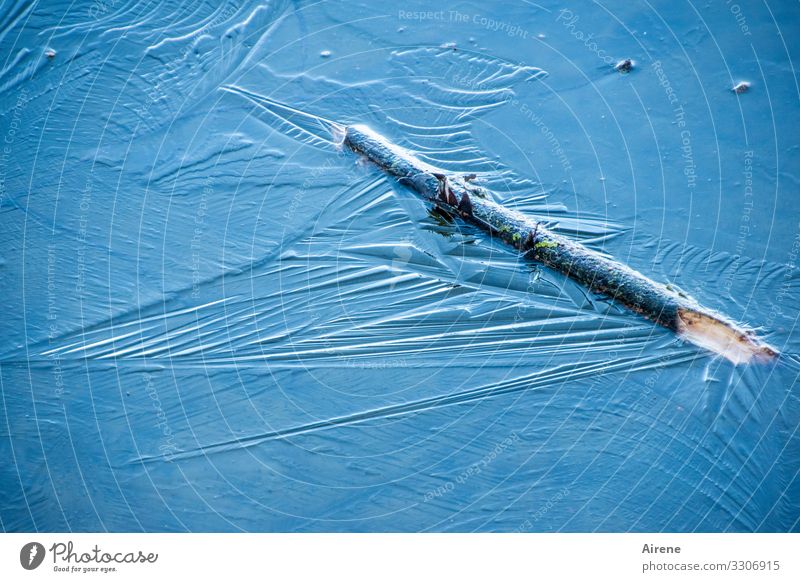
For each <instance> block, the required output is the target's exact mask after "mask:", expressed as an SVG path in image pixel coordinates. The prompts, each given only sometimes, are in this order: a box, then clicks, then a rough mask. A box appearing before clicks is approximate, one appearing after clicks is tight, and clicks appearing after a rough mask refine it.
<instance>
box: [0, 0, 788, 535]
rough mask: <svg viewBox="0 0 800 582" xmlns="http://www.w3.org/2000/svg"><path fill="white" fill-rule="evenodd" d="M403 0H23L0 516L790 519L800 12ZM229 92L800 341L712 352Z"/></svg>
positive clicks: (476, 524) (4, 215)
mask: <svg viewBox="0 0 800 582" xmlns="http://www.w3.org/2000/svg"><path fill="white" fill-rule="evenodd" d="M379 4H380V3H375V2H366V1H356V2H350V1H348V2H318V3H307V2H299V1H296V2H264V3H258V2H241V1H236V2H221V3H219V4H217V3H216V2H214V3H201V2H171V1H165V2H131V1H128V0H117V1H112V0H95V2H94V3H93V4H88V3H86V4H83V5H77V6H76V5H71V4H68V3H65V2H64V3H60V2H58V1H57V0H53V1H49V2H39V3H38V4H34V3H31V2H20V1H17V0H9V1H8V2H5V3H4V4H3V5H2V16H1V17H0V22H2V29H1V30H0V47H2V51H1V52H0V56H1V57H2V60H3V62H2V67H0V87H1V89H0V109H1V110H2V115H3V117H2V121H0V135H1V136H2V137H0V139H3V144H2V148H3V149H2V159H0V162H2V164H1V165H0V172H2V176H1V177H2V192H1V195H2V198H0V217H1V218H0V221H2V222H1V224H2V238H3V240H2V255H0V258H1V260H2V262H1V263H0V264H1V266H2V277H1V278H0V292H2V294H3V296H4V298H5V305H6V309H5V311H4V315H3V318H2V320H0V337H2V338H3V343H2V345H1V347H0V396H2V406H0V491H2V493H3V495H2V498H0V527H2V528H3V529H4V530H11V531H20V530H22V531H34V530H75V531H82V530H112V531H140V530H146V531H186V530H190V531H207V530H225V531H228V530H230V531H237V530H246V531H363V530H367V531H373V530H390V531H420V530H426V531H430V530H433V531H476V530H477V531H595V530H600V531H628V530H634V531H660V530H667V531H754V530H757V531H786V530H798V529H799V528H800V522H798V520H799V519H800V476H799V475H798V472H800V448H799V447H800V435H798V425H799V424H800V401H799V400H798V396H799V395H800V389H799V388H798V385H797V378H798V372H799V371H800V363H799V362H800V360H798V357H797V354H798V351H799V350H798V348H799V346H798V343H799V339H798V338H800V334H798V333H797V329H796V324H797V322H798V309H799V308H800V275H799V274H798V269H797V263H798V253H800V198H799V197H798V186H799V183H798V178H800V174H799V173H800V149H798V142H797V127H798V126H799V125H800V107H798V105H799V104H800V90H799V89H798V79H797V74H796V71H795V70H794V68H793V63H794V62H798V60H799V59H800V43H798V41H797V38H798V34H799V33H800V30H798V28H800V19H799V18H798V14H797V8H796V7H792V6H791V4H790V3H788V2H778V1H771V2H769V4H768V5H757V6H756V5H754V6H749V5H748V6H746V8H745V6H744V3H742V7H741V8H739V6H736V9H734V8H733V6H734V5H732V4H726V3H724V2H712V3H708V4H696V3H694V4H693V3H688V2H687V3H682V2H679V3H675V2H656V3H654V4H651V5H649V6H648V5H644V7H643V6H640V5H638V4H637V3H631V2H612V3H610V4H608V5H607V6H605V7H600V6H581V7H580V8H573V9H571V10H563V6H562V5H561V4H560V3H555V2H544V3H531V2H519V3H513V4H512V3H508V2H467V3H454V4H453V6H446V7H444V8H442V9H441V10H439V11H437V12H432V13H420V12H418V11H424V10H429V9H430V8H429V6H430V3H425V2H410V3H408V2H406V3H403V4H404V8H403V10H395V9H389V8H385V7H381V6H379ZM624 58H632V59H633V60H634V65H635V66H634V69H633V70H632V71H631V72H630V73H628V74H621V73H619V72H617V71H615V70H614V64H615V63H616V62H618V61H619V60H622V59H624ZM740 81H747V82H749V83H750V84H751V86H750V90H749V91H747V92H743V93H741V94H738V95H737V94H734V93H733V92H732V91H731V88H732V87H733V86H734V85H735V84H736V83H738V82H740ZM223 86H229V87H233V88H236V89H239V90H241V91H247V92H250V93H253V94H256V95H261V96H266V97H269V98H271V99H274V100H277V101H279V102H281V103H285V104H287V105H290V106H291V107H294V108H298V109H300V110H304V111H311V112H313V113H316V114H319V115H322V116H325V117H327V118H330V119H335V120H339V121H342V122H345V123H366V124H368V125H370V126H372V127H373V128H375V129H376V130H378V131H380V132H381V133H383V134H384V135H386V136H388V137H390V138H391V139H392V140H394V141H396V142H397V143H400V144H402V145H404V146H406V147H408V148H410V149H412V150H414V151H416V152H419V153H420V154H421V155H422V156H423V157H424V158H425V159H426V160H428V161H429V162H431V163H433V164H436V165H439V166H442V167H444V168H447V169H450V170H454V171H464V172H476V173H477V174H478V179H479V180H481V181H482V182H483V183H484V185H486V186H487V187H490V188H491V189H492V190H493V191H494V192H495V193H496V195H497V198H498V199H499V200H501V201H502V202H504V203H505V204H508V205H510V206H513V207H515V208H518V209H520V210H523V211H525V212H527V213H530V214H531V215H534V216H539V217H542V218H543V219H545V220H548V221H551V223H552V224H553V225H555V227H556V228H557V229H558V230H559V232H563V233H567V234H569V235H571V236H574V237H575V238H576V239H578V240H581V241H583V242H584V243H586V244H588V245H591V246H593V247H594V248H597V249H602V250H603V251H604V252H607V253H608V254H610V255H613V256H615V257H616V258H618V259H619V260H621V261H623V262H625V263H627V264H629V265H631V266H632V267H634V268H637V269H639V270H641V271H642V272H644V273H646V274H648V275H649V276H652V277H653V278H655V279H657V280H660V281H665V282H666V281H669V282H672V283H673V284H675V285H677V286H679V287H680V288H682V289H684V290H685V291H686V292H688V293H690V294H692V295H694V296H695V297H697V298H698V299H699V300H700V301H701V302H702V303H704V304H706V305H708V306H709V307H712V308H715V309H718V310H720V311H722V312H724V313H726V314H728V315H729V316H730V317H732V318H734V319H737V320H740V321H743V322H746V323H748V324H750V325H752V326H754V327H758V328H759V329H760V330H761V332H762V333H763V334H764V335H765V336H766V338H767V339H768V341H770V342H771V343H772V344H773V345H775V346H776V347H777V348H778V349H780V350H781V352H782V353H783V354H784V355H783V357H782V358H781V360H780V361H779V362H778V363H777V364H776V365H770V366H751V367H734V366H732V365H731V364H729V363H727V362H725V361H721V360H719V359H714V358H712V357H711V356H710V355H709V354H707V353H705V352H703V351H702V350H699V349H697V348H695V347H693V346H691V345H686V344H683V343H682V342H680V341H679V340H677V339H676V338H675V336H674V335H673V334H671V333H670V332H668V331H666V330H664V329H661V328H658V327H655V326H653V325H651V324H650V323H648V322H647V321H645V320H643V319H640V318H638V317H636V316H633V315H631V314H629V313H627V312H625V311H623V310H621V309H619V308H618V307H616V306H614V305H612V304H610V303H609V302H608V301H607V300H605V299H603V298H601V297H595V296H590V295H588V294H587V293H586V292H585V291H584V290H583V289H582V288H580V287H579V286H577V285H575V284H572V283H571V282H569V281H566V280H564V279H563V278H561V277H559V276H557V275H556V274H554V273H551V272H548V271H547V270H542V269H539V268H536V267H535V266H533V265H531V264H526V263H524V262H522V261H520V260H519V258H518V257H517V256H516V255H515V254H513V253H512V252H509V251H508V250H507V249H505V248H502V247H501V246H498V245H494V244H491V243H489V242H488V241H487V240H486V237H485V236H484V235H483V234H482V233H480V232H478V231H476V230H473V229H471V228H468V227H466V226H464V225H463V224H461V223H458V222H448V221H446V220H443V219H442V218H441V217H438V216H435V215H432V214H431V213H429V212H428V209H427V208H426V207H425V205H424V204H423V203H421V202H420V201H419V200H418V199H417V198H416V197H415V196H414V195H413V194H412V193H411V192H409V191H408V190H406V189H405V188H403V187H402V186H399V185H397V184H396V183H394V182H392V180H390V179H387V178H386V177H385V176H384V175H383V174H381V173H380V172H379V171H378V170H376V169H375V168H373V167H370V166H369V165H367V164H363V163H357V162H356V159H355V157H354V156H352V155H349V154H341V153H339V152H337V151H336V150H335V149H331V148H329V147H326V146H325V144H322V143H319V142H318V141H317V140H314V139H311V138H310V137H309V136H308V134H306V133H304V132H303V131H302V130H300V129H298V128H297V127H293V126H292V124H291V123H287V122H285V121H282V120H280V119H277V118H276V117H274V116H272V115H270V114H269V113H267V112H265V111H264V110H263V109H262V108H259V107H258V106H257V105H255V104H254V103H253V102H251V101H248V100H246V99H243V98H242V97H241V96H240V95H237V94H233V93H231V92H226V91H223V90H221V88H222V87H223Z"/></svg>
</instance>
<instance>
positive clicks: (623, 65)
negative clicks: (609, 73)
mask: <svg viewBox="0 0 800 582" xmlns="http://www.w3.org/2000/svg"><path fill="white" fill-rule="evenodd" d="M614 68H615V69H616V70H618V71H619V72H620V73H630V72H631V70H632V69H633V61H632V60H630V59H625V60H624V61H620V62H618V63H617V64H616V65H614Z"/></svg>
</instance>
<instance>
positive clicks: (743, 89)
mask: <svg viewBox="0 0 800 582" xmlns="http://www.w3.org/2000/svg"><path fill="white" fill-rule="evenodd" d="M749 90H750V83H748V82H747V81H740V82H738V83H736V85H734V86H733V89H731V91H733V92H734V93H736V94H737V95H741V94H742V93H747V92H748V91H749Z"/></svg>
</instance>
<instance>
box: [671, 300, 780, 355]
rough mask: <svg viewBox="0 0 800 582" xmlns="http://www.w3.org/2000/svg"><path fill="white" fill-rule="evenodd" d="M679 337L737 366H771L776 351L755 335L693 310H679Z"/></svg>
mask: <svg viewBox="0 0 800 582" xmlns="http://www.w3.org/2000/svg"><path fill="white" fill-rule="evenodd" d="M677 323H678V325H677V328H678V329H677V331H678V335H679V336H680V337H682V338H683V339H685V340H686V341H689V342H691V343H693V344H695V345H696V346H700V347H701V348H705V349H707V350H710V351H712V352H714V353H717V354H719V355H721V356H722V357H724V358H726V359H727V360H729V361H730V362H732V363H733V364H735V365H737V366H738V365H739V364H751V363H758V362H769V361H772V360H774V359H775V358H777V357H778V355H779V353H778V351H777V350H776V349H774V348H772V347H771V346H769V345H767V344H765V343H763V342H762V341H761V340H759V339H758V338H757V337H756V336H755V334H753V333H752V332H750V331H745V330H742V329H740V328H738V327H736V326H735V325H734V324H732V323H729V322H727V321H724V320H722V319H718V318H716V317H714V316H712V315H709V314H706V313H702V312H700V311H693V310H690V309H679V310H678V322H677Z"/></svg>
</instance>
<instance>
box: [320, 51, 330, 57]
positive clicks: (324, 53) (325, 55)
mask: <svg viewBox="0 0 800 582" xmlns="http://www.w3.org/2000/svg"><path fill="white" fill-rule="evenodd" d="M319 56H321V57H322V58H323V59H327V58H328V57H329V56H331V51H322V52H321V53H319Z"/></svg>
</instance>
